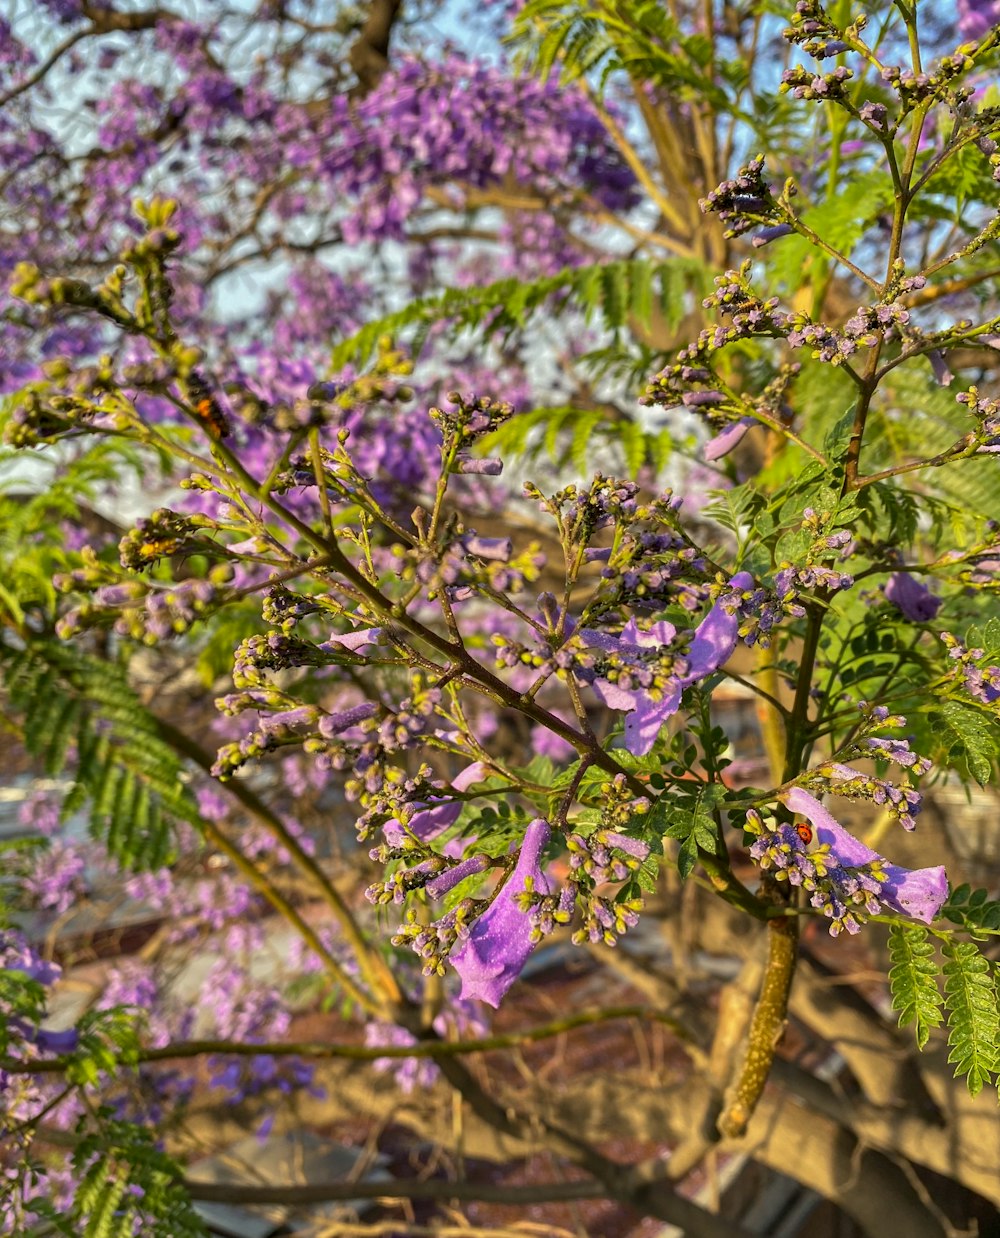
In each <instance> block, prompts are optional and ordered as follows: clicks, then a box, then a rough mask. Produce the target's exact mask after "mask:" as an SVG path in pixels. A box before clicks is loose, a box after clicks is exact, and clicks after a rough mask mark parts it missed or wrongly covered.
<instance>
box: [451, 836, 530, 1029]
mask: <svg viewBox="0 0 1000 1238" xmlns="http://www.w3.org/2000/svg"><path fill="white" fill-rule="evenodd" d="M551 833H552V831H551V830H550V829H549V823H548V822H547V821H545V820H544V819H543V818H541V817H538V818H536V819H535V820H534V821H532V822H531V824H530V825H529V826H528V828H527V830H525V833H524V841H523V842H522V843H521V853H520V855H519V856H518V859H517V864H516V865H515V866H514V871H513V872H512V873H511V875H510V876H509V877H508V878H507V880H506V881H505V882H504V884H503V887H502V888H501V890H500V892H499V893H498V894H497V895H496V897H495V898H494V899H493V902H492V903H490V905H489V907H487V909H486V911H484V912H483V914H482V915H481V916H480V917H479V919H478V920H476V922H475V924H473V926H472V930H471V932H470V933H469V935H468V937H467V938H466V939H465V941H464V942H463V944H462V946H461V948H460V949H458V950H453V951H452V953H451V955H450V962H451V964H452V966H453V967H454V968H455V970H456V971H457V972H458V974H459V976H461V978H462V992H461V997H462V998H471V997H478V998H479V999H480V1001H484V1002H486V1003H487V1005H490V1006H493V1007H494V1008H496V1007H498V1006H499V1005H500V1002H501V1001H502V1000H503V996H504V994H505V993H506V992H507V990H508V989H509V988H510V986H511V985H512V984H513V983H514V981H515V980H516V979H517V978H518V976H519V975H520V974H521V969H522V968H523V967H524V964H525V962H526V961H527V958H528V955H529V954H530V953H531V951H532V950H533V949H534V947H535V939H534V931H535V930H534V929H533V926H532V922H531V916H530V914H529V913H528V912H526V911H522V910H521V908H520V907H519V906H518V896H519V895H521V894H523V893H524V892H525V885H526V881H527V879H528V878H531V881H532V885H533V889H535V890H537V891H540V892H542V893H547V891H548V883H547V882H546V880H545V878H544V877H543V875H542V870H541V866H540V860H541V855H542V852H543V851H544V849H545V846H546V844H547V843H548V841H549V836H550V835H551Z"/></svg>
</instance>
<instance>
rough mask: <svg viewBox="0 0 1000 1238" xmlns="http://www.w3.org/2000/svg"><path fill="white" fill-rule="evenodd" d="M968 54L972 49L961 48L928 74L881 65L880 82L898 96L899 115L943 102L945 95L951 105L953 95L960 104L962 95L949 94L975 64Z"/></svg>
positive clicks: (942, 59)
mask: <svg viewBox="0 0 1000 1238" xmlns="http://www.w3.org/2000/svg"><path fill="white" fill-rule="evenodd" d="M970 50H972V49H971V48H970V47H969V45H968V44H964V45H963V46H962V47H959V48H958V49H957V50H956V51H955V52H954V53H953V54H952V55H951V56H943V57H942V58H941V60H939V61H938V63H937V67H936V68H935V70H934V71H933V72H932V73H924V72H920V73H918V72H915V71H914V70H913V69H901V68H900V67H899V65H884V66H883V68H882V72H881V76H882V80H883V81H884V82H885V83H887V85H889V86H891V87H892V89H893V90H895V91H896V93H897V94H898V95H899V99H900V103H901V104H902V114H903V115H905V114H906V113H907V112H909V111H912V110H913V108H915V107H917V106H918V105H919V104H922V103H929V102H932V101H934V100H936V99H945V98H947V97H948V95H949V94H951V95H952V100H953V102H954V96H955V94H958V95H959V96H960V99H961V101H964V99H965V97H966V96H965V92H964V91H963V90H959V91H957V92H955V91H952V83H953V82H954V80H955V79H956V78H957V77H961V76H962V75H963V74H964V73H967V72H968V71H969V70H970V69H971V68H973V67H974V65H975V61H974V60H973V59H972V57H971V56H970V55H969V54H968V52H969V51H970Z"/></svg>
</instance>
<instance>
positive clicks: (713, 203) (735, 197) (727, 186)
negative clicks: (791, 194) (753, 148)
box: [699, 155, 778, 237]
mask: <svg viewBox="0 0 1000 1238" xmlns="http://www.w3.org/2000/svg"><path fill="white" fill-rule="evenodd" d="M699 205H700V207H701V209H702V210H703V211H704V212H705V214H706V215H718V216H719V218H720V219H721V220H723V222H724V223H727V224H729V227H728V229H727V230H726V236H727V237H737V236H742V235H743V233H744V232H749V231H750V229H751V228H753V227H755V226H757V225H758V224H760V223H761V222H762V221H765V220H768V219H771V218H773V217H774V216H775V214H776V212H777V210H778V207H777V203H776V202H775V200H774V198H773V197H772V196H771V187H770V185H769V184H768V182H767V180H766V178H765V176H764V156H763V155H755V156H754V158H753V159H751V160H750V162H749V163H748V164H746V165H745V166H744V167H742V168H740V170H739V172H737V174H736V176H735V177H733V178H732V180H726V181H723V182H722V184H721V185H718V186H717V187H716V188H715V189H713V190H712V192H711V193H710V194H709V195H708V197H707V198H702V199H701V201H700V203H699Z"/></svg>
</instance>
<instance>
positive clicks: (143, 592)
mask: <svg viewBox="0 0 1000 1238" xmlns="http://www.w3.org/2000/svg"><path fill="white" fill-rule="evenodd" d="M218 599H219V590H218V588H217V587H216V585H215V584H214V583H213V582H212V581H211V580H194V579H189V580H182V581H179V582H178V583H177V584H175V585H171V586H170V587H169V588H159V587H153V586H151V587H148V588H147V587H145V586H144V585H142V584H140V583H139V582H138V581H135V582H125V583H123V584H113V585H102V586H101V587H100V588H99V589H97V590H96V591H95V592H94V595H93V600H92V601H90V602H85V603H83V605H81V606H78V607H74V608H73V609H72V610H68V611H67V612H66V613H65V614H64V615H62V616H61V617H60V619H59V621H58V622H57V624H56V631H57V632H58V634H59V635H60V636H61V637H62V639H63V640H66V639H68V638H69V637H70V636H73V635H75V633H77V632H80V631H83V630H84V629H85V628H92V627H98V626H101V625H103V624H104V623H105V622H106V621H107V620H108V617H109V615H111V616H114V631H115V632H116V633H117V635H119V636H125V637H128V638H129V639H131V640H135V641H141V642H142V643H143V644H145V645H155V644H157V643H158V642H160V641H162V640H167V639H168V638H170V637H172V636H179V635H181V634H182V633H184V632H187V631H188V629H189V628H191V626H192V625H193V624H195V623H196V622H197V621H198V620H199V619H202V618H204V617H205V616H206V615H207V614H208V613H209V611H211V610H212V609H214V607H215V604H216V603H217V601H218Z"/></svg>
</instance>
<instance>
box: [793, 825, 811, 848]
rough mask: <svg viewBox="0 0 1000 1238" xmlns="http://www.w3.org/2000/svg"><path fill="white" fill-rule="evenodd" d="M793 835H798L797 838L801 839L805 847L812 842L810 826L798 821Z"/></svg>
mask: <svg viewBox="0 0 1000 1238" xmlns="http://www.w3.org/2000/svg"><path fill="white" fill-rule="evenodd" d="M795 833H796V834H798V836H799V838H801V839H802V841H803V842H804V843H805V845H806V846H807V847H808V846H809V844H810V843H811V842H812V840H813V832H812V826H811V825H806V823H805V822H804V821H799V822H797V823H796V826H795Z"/></svg>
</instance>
